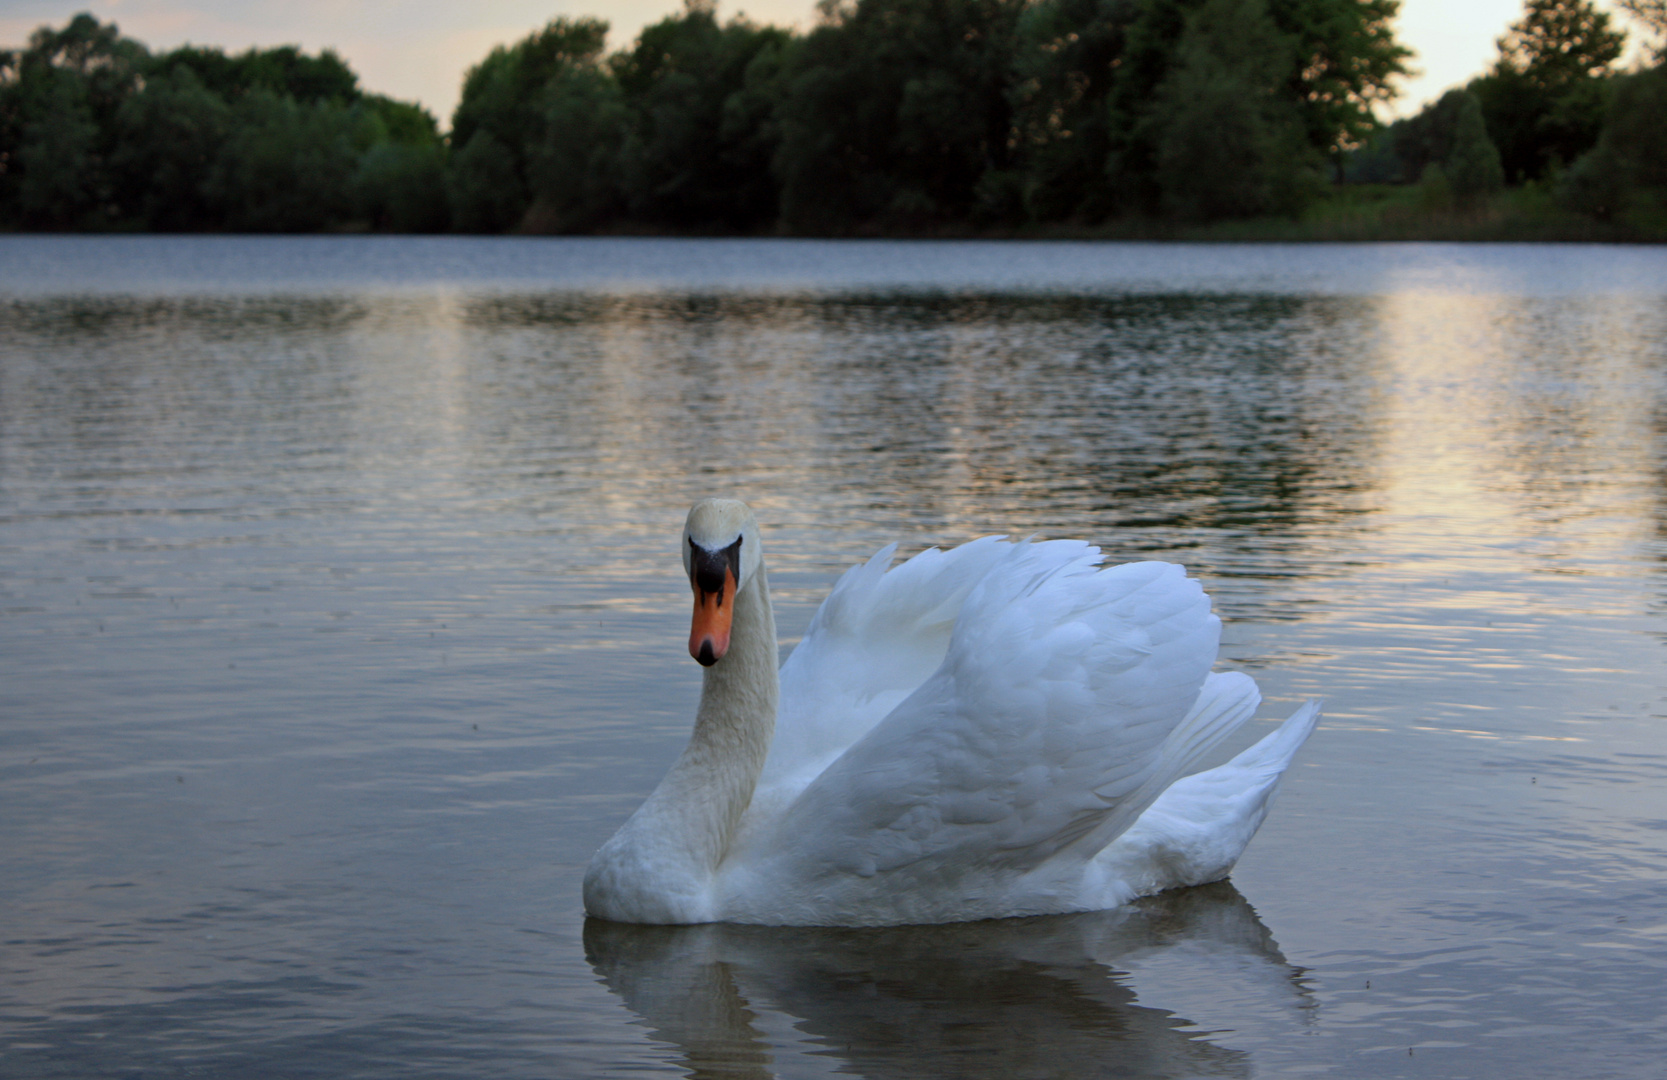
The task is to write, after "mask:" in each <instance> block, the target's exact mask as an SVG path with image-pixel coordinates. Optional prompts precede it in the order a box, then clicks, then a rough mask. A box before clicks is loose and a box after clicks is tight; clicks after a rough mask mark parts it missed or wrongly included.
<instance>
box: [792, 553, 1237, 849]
mask: <svg viewBox="0 0 1667 1080" xmlns="http://www.w3.org/2000/svg"><path fill="white" fill-rule="evenodd" d="M979 543H984V542H979ZM1061 543H1066V544H1070V543H1071V542H1061V541H1052V542H1048V543H1023V544H1002V543H1000V542H999V541H992V542H990V543H989V544H987V545H986V546H985V547H982V548H979V549H978V550H977V551H976V552H975V553H969V554H968V555H967V556H963V557H962V558H965V559H966V560H967V564H968V566H967V572H968V573H969V575H970V573H971V572H972V570H973V564H975V563H980V564H984V565H983V566H982V569H984V572H983V574H982V575H981V577H980V578H979V579H978V580H977V581H976V582H975V583H974V584H972V585H970V586H967V585H966V582H965V580H964V579H963V580H959V581H956V582H955V587H954V588H953V589H943V590H942V591H941V592H940V593H937V594H934V593H932V592H931V590H930V589H928V588H926V587H925V585H924V582H925V581H926V580H928V579H929V578H930V577H931V576H932V571H933V570H934V568H935V564H938V563H942V564H943V565H944V566H947V565H948V564H950V563H953V562H954V561H955V560H956V558H957V555H958V553H959V552H961V551H962V550H963V549H959V548H958V549H955V551H952V552H948V553H934V554H936V555H938V556H940V558H936V559H933V560H928V561H927V562H925V563H924V564H923V566H922V568H921V570H920V571H918V572H913V573H918V574H919V578H920V581H921V583H922V584H921V588H920V591H919V593H918V594H917V595H915V596H913V597H911V598H910V603H909V604H907V605H905V604H899V605H898V606H899V607H900V608H903V609H905V610H912V611H915V612H917V613H918V614H917V615H916V621H917V623H918V622H920V621H922V620H923V619H924V618H925V614H926V613H927V612H928V607H927V604H928V601H929V600H930V598H931V596H933V595H936V596H938V599H939V601H940V603H939V604H938V605H936V606H933V607H932V608H931V609H930V614H931V615H932V616H933V617H938V618H941V617H943V616H944V615H945V614H946V613H947V612H948V610H949V608H950V607H954V606H957V605H955V604H954V603H953V593H954V592H955V591H956V590H957V589H960V588H962V587H963V586H966V588H965V592H964V595H965V600H964V601H963V602H961V603H960V604H959V605H958V610H959V615H958V617H957V618H955V619H954V622H953V624H952V627H950V628H946V636H947V641H946V642H945V646H944V652H943V655H942V660H941V663H939V664H938V665H937V667H936V670H935V671H932V672H931V673H930V674H929V675H926V676H925V677H924V681H921V682H920V683H919V684H918V685H917V686H914V687H912V688H910V689H909V691H908V692H907V693H906V696H904V697H903V698H902V700H901V701H899V702H898V703H897V704H896V707H895V708H892V709H890V710H889V712H888V713H887V714H885V715H884V716H883V719H881V718H879V717H874V718H872V719H868V720H867V721H866V725H865V729H864V730H860V731H856V732H855V734H854V735H853V736H852V737H851V738H850V741H849V742H848V743H847V744H846V745H845V747H844V748H843V751H842V752H837V751H836V754H837V756H835V757H834V758H833V760H832V761H831V764H828V765H827V767H826V768H824V769H821V770H819V771H818V773H817V774H816V775H815V777H814V779H810V780H809V781H808V783H806V784H805V786H804V787H803V789H802V791H799V792H798V793H797V794H796V796H795V797H793V798H792V800H791V802H790V803H788V804H787V805H786V806H785V808H784V809H783V810H782V812H781V813H780V814H779V815H777V816H776V824H775V828H774V829H772V830H771V831H773V832H776V833H777V835H776V836H775V837H769V838H767V837H763V836H760V837H759V839H760V840H762V841H765V843H764V844H763V845H762V849H761V850H763V851H768V852H770V853H771V857H773V858H778V859H785V860H789V861H791V862H792V863H793V865H792V866H791V867H789V866H785V865H783V866H781V867H780V870H781V871H782V872H783V874H784V878H783V880H786V879H787V878H788V877H791V878H792V879H793V880H798V881H810V880H814V879H816V878H817V877H818V876H819V875H820V876H823V877H826V876H828V875H855V876H856V877H858V878H865V877H870V876H873V875H875V874H884V873H893V872H899V871H903V872H905V873H907V874H911V875H916V876H921V877H930V878H933V879H935V880H937V881H939V882H941V881H942V880H943V879H944V878H945V877H946V876H958V877H963V878H965V877H967V876H968V875H971V876H972V877H976V876H977V875H978V873H979V872H981V868H982V870H985V871H990V872H996V871H999V872H1000V873H1001V874H1003V875H1005V876H1007V877H1010V876H1011V874H1012V873H1014V872H1015V871H1018V872H1023V871H1025V870H1026V869H1027V868H1030V867H1033V866H1036V865H1039V864H1040V863H1041V862H1042V861H1044V860H1046V859H1048V858H1049V857H1050V856H1052V855H1055V854H1057V853H1059V852H1060V851H1062V850H1063V849H1065V848H1066V847H1067V846H1068V845H1072V844H1074V843H1084V842H1087V841H1088V839H1089V838H1093V839H1094V840H1096V841H1097V842H1098V843H1099V844H1100V845H1102V846H1103V844H1104V843H1105V842H1108V841H1109V839H1111V837H1110V836H1106V835H1105V832H1106V828H1105V826H1106V824H1107V823H1108V822H1121V824H1119V825H1117V827H1116V831H1121V829H1122V828H1125V827H1127V824H1128V823H1131V822H1132V821H1133V820H1134V818H1135V817H1136V816H1137V815H1138V813H1139V811H1140V809H1143V808H1144V805H1145V804H1148V803H1150V801H1151V799H1152V798H1155V797H1156V795H1157V794H1158V793H1159V792H1161V790H1162V786H1163V785H1164V784H1167V783H1168V781H1169V779H1172V778H1173V777H1172V776H1170V775H1169V774H1170V772H1171V770H1172V767H1173V761H1172V760H1170V755H1173V754H1175V753H1177V752H1178V751H1179V750H1186V751H1188V752H1187V753H1186V754H1184V755H1183V756H1185V757H1186V758H1187V759H1188V760H1189V761H1190V760H1191V758H1192V757H1193V756H1195V754H1194V753H1192V752H1191V751H1192V749H1194V747H1193V744H1195V743H1198V744H1201V743H1203V742H1206V741H1213V740H1211V739H1210V738H1209V736H1210V735H1211V733H1212V731H1214V730H1215V728H1218V727H1220V726H1221V724H1223V723H1225V722H1226V721H1225V720H1222V719H1221V715H1218V714H1222V713H1223V710H1221V709H1212V708H1209V707H1196V708H1195V706H1199V703H1200V700H1201V699H1200V690H1201V689H1203V688H1204V687H1205V681H1206V678H1207V677H1209V668H1210V666H1211V664H1212V663H1213V662H1214V659H1215V655H1216V648H1217V644H1218V642H1219V638H1220V620H1218V619H1217V618H1216V617H1215V616H1214V615H1213V614H1211V612H1210V606H1209V600H1208V598H1207V597H1206V596H1205V595H1204V593H1203V590H1202V589H1201V588H1200V587H1199V586H1198V584H1197V583H1196V582H1194V581H1192V580H1190V579H1189V578H1187V577H1186V574H1185V571H1184V570H1182V569H1181V568H1180V567H1178V566H1174V565H1170V564H1165V563H1154V562H1147V563H1131V564H1126V565H1122V566H1116V567H1111V568H1107V569H1096V568H1095V562H1096V561H1097V559H1098V555H1099V553H1098V550H1097V549H1094V548H1092V547H1090V546H1088V545H1073V546H1072V547H1070V548H1069V549H1061V548H1058V547H1055V546H1054V545H1057V544H1061ZM969 546H970V545H969ZM883 554H886V556H887V558H888V559H889V553H883ZM923 555H924V553H923ZM922 558H923V556H916V559H915V560H911V561H910V562H909V563H906V564H904V566H903V567H900V568H899V569H898V570H896V571H892V572H891V573H889V574H883V576H881V575H879V574H875V573H874V571H873V567H874V566H875V564H874V563H873V562H870V564H868V566H865V567H859V568H857V569H856V570H853V571H851V572H848V574H847V577H846V579H844V580H842V581H841V583H840V587H839V588H838V589H836V590H835V596H834V597H830V598H829V604H828V605H825V606H824V611H823V613H819V614H818V617H817V620H818V621H817V624H816V626H815V627H814V633H815V635H817V636H814V637H813V635H809V634H807V637H806V640H807V643H810V644H812V645H813V647H814V651H813V652H811V653H809V654H807V667H808V666H809V664H808V661H810V660H815V661H817V662H822V661H823V660H824V658H825V657H828V656H834V655H846V656H848V657H850V658H852V659H854V658H856V657H859V656H861V655H864V654H865V653H866V652H868V651H871V650H867V649H864V648H863V647H861V646H859V645H857V644H856V643H854V642H853V641H852V640H851V635H852V634H854V633H857V632H858V631H859V630H860V629H861V628H868V629H874V628H877V627H882V626H883V625H884V624H885V622H886V619H885V617H884V616H882V615H881V614H880V610H881V608H882V607H883V606H884V605H885V603H886V602H887V601H888V600H889V599H891V598H889V597H886V596H885V595H884V592H885V589H886V579H887V578H890V577H892V576H893V575H895V574H898V573H899V572H901V571H903V570H907V569H908V568H909V567H911V566H912V565H913V564H914V563H915V562H916V561H917V560H921V559H922ZM880 570H881V572H882V573H883V570H884V567H883V565H882V566H881V567H880ZM842 594H843V595H842ZM835 597H838V598H839V603H838V604H834V600H835ZM824 614H825V615H826V616H827V617H826V619H825V620H824ZM804 648H805V646H804V645H801V646H800V649H801V650H803V649H804ZM881 648H884V646H883V645H882V646H881ZM842 650H843V652H842ZM799 655H800V654H799V653H798V652H796V653H795V654H794V657H793V658H792V660H790V661H789V665H791V664H792V662H793V660H797V659H799ZM914 662H915V663H917V664H918V663H919V658H918V657H917V658H915V659H914ZM813 674H814V675H815V676H816V677H817V678H822V677H823V676H824V674H825V673H821V672H809V671H807V672H803V673H800V678H801V679H802V680H803V681H802V682H801V683H800V686H799V688H798V689H797V690H796V692H797V693H801V694H802V693H805V692H806V691H807V690H809V689H810V688H811V687H812V686H825V685H826V684H825V683H816V682H814V680H812V679H811V678H809V677H808V676H811V675H813ZM840 675H841V677H843V676H851V677H853V678H859V677H858V676H857V675H856V673H854V672H852V671H850V670H849V669H845V668H842V669H841V673H840ZM891 677H892V673H891V672H887V673H884V674H882V675H879V676H875V677H873V678H871V679H870V680H868V681H866V682H863V683H862V685H860V686H859V687H858V688H857V689H856V691H855V696H859V697H860V696H861V695H863V694H869V695H870V700H874V699H877V698H878V697H879V696H880V695H879V694H878V693H877V692H875V688H876V687H877V686H884V685H891V684H889V683H888V682H887V680H888V679H890V678H891ZM783 681H784V691H783V698H784V700H785V699H786V698H787V697H788V694H787V691H786V682H787V679H786V670H785V668H784V680H783ZM1246 681H1247V682H1248V680H1246ZM1217 689H1227V690H1231V689H1234V688H1233V687H1225V688H1223V687H1218V688H1217ZM1238 689H1239V690H1242V687H1239V688H1238ZM846 693H847V696H851V693H852V692H851V691H850V690H847V692H846ZM1216 696H1217V697H1220V696H1222V695H1221V694H1217V695H1216ZM1227 696H1229V697H1232V696H1234V695H1231V694H1230V695H1227ZM1237 696H1238V697H1242V693H1241V694H1238V695H1237ZM796 707H797V709H798V710H799V712H798V713H797V714H796V715H795V717H794V718H793V719H794V720H796V721H798V722H807V726H808V727H809V728H810V730H809V731H808V732H800V733H798V736H797V737H799V738H801V739H802V741H803V742H805V743H811V742H815V740H816V738H817V737H821V738H822V740H823V741H822V742H821V743H820V744H819V748H820V750H821V752H823V753H827V752H828V751H829V749H830V748H831V747H833V745H834V744H835V743H836V742H837V739H836V738H833V737H831V735H832V734H833V733H831V732H829V731H824V730H821V729H817V728H816V727H815V725H816V724H818V723H822V722H823V720H822V717H821V715H820V714H819V713H818V712H817V710H816V708H814V707H813V704H812V703H807V702H805V701H804V700H801V701H800V702H799V704H798V705H797V706H796ZM1253 707H1254V703H1252V708H1253ZM1226 711H1227V712H1232V713H1235V714H1236V713H1237V712H1238V711H1239V710H1238V709H1236V708H1235V709H1230V710H1226ZM1205 714H1208V715H1207V716H1206V715H1205ZM1189 724H1190V725H1191V727H1190V728H1189ZM855 726H863V725H855ZM1194 728H1195V729H1197V730H1192V729H1194ZM853 729H854V728H853ZM853 729H847V731H844V732H839V733H838V734H840V735H844V734H849V733H850V730H853ZM1178 731H1179V732H1181V733H1183V734H1182V736H1181V738H1182V740H1183V742H1184V743H1185V744H1186V745H1184V746H1180V747H1177V745H1175V744H1173V743H1171V739H1172V738H1173V737H1176V733H1177V732H1178ZM807 735H808V736H809V737H808V738H807V737H806V736H807ZM1216 737H1219V735H1217V736H1216ZM800 753H803V751H802V750H801V751H800ZM801 760H804V759H801ZM1125 819H1126V820H1125ZM1113 835H1115V833H1113ZM788 837H791V838H792V842H791V843H788V842H783V841H785V840H786V839H787V838H788Z"/></svg>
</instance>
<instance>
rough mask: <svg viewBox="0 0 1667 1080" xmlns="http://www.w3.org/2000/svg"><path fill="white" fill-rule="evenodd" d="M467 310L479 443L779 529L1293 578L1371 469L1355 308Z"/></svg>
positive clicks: (1279, 304) (1152, 303)
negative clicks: (483, 427)
mask: <svg viewBox="0 0 1667 1080" xmlns="http://www.w3.org/2000/svg"><path fill="white" fill-rule="evenodd" d="M466 318H467V320H468V323H469V325H470V326H471V328H472V329H476V330H478V331H480V332H482V333H483V334H484V336H485V340H486V341H487V342H489V343H490V344H489V346H488V348H487V349H486V350H485V351H486V353H487V354H488V355H489V356H490V357H491V359H490V360H488V361H486V365H487V367H486V369H485V371H486V374H485V375H484V379H485V381H486V382H487V383H489V384H491V386H492V387H493V388H494V391H495V392H496V393H497V395H498V396H497V397H496V398H495V400H494V402H493V404H492V405H491V406H490V407H489V408H488V410H487V413H488V414H489V415H490V416H493V417H495V418H496V420H497V422H499V423H503V424H505V425H508V426H507V427H506V429H505V430H504V431H503V432H502V437H500V438H492V439H488V440H486V443H487V445H498V446H510V447H522V446H526V445H527V444H528V443H538V442H540V441H541V440H540V438H539V437H536V436H534V435H532V434H531V433H533V432H543V433H546V434H545V435H544V436H543V437H542V442H543V443H544V445H545V446H546V447H548V451H549V452H548V453H547V455H546V457H545V459H544V460H546V461H547V462H548V463H549V466H550V468H551V471H552V473H560V474H562V475H563V476H564V477H566V478H567V479H568V481H570V482H574V483H582V482H585V481H588V482H589V483H590V484H594V485H595V486H596V487H597V488H598V489H599V490H600V489H606V490H607V491H609V492H613V493H619V492H632V493H634V494H636V495H639V496H649V495H650V494H651V493H652V495H653V496H654V497H668V496H670V493H671V492H672V491H675V492H676V493H677V495H679V496H681V495H682V494H683V493H684V492H685V491H687V490H688V489H689V488H690V487H691V481H698V480H699V478H700V477H701V475H702V474H703V473H706V472H717V473H721V474H722V475H723V477H724V478H725V479H724V482H725V483H726V484H727V485H728V486H730V487H731V489H733V490H740V491H743V492H746V493H749V494H752V495H753V497H754V498H755V499H758V500H759V501H762V502H763V503H764V504H765V508H766V511H767V514H766V516H769V514H768V511H769V510H770V509H772V504H775V506H776V507H779V508H780V509H781V510H782V511H783V512H784V513H786V514H788V515H792V514H794V513H796V512H804V513H805V516H804V519H803V521H802V522H799V521H795V522H792V523H793V524H806V525H809V524H812V523H813V521H814V520H815V519H817V518H820V519H821V520H826V519H827V515H829V514H830V513H832V514H835V515H837V514H840V513H841V512H843V513H844V514H845V519H846V520H847V521H856V522H860V523H864V524H866V523H870V522H875V521H876V520H880V521H884V520H890V521H893V522H895V524H894V526H893V531H902V532H906V533H907V534H909V535H912V536H916V537H930V538H931V539H933V540H934V541H954V540H960V539H965V538H966V537H968V536H970V535H976V534H978V533H981V532H984V531H988V530H989V529H991V528H1004V529H1011V530H1013V531H1015V532H1020V531H1028V530H1039V531H1043V532H1047V533H1051V534H1054V535H1058V534H1060V533H1061V532H1063V531H1065V530H1069V531H1070V532H1071V533H1073V534H1080V533H1081V532H1082V531H1083V530H1084V529H1089V530H1092V531H1094V532H1096V533H1097V534H1098V535H1101V536H1108V535H1112V534H1115V533H1116V532H1118V531H1119V530H1126V529H1128V528H1130V527H1134V528H1137V529H1139V530H1141V539H1140V540H1139V541H1137V543H1139V544H1141V545H1144V547H1142V548H1131V549H1129V550H1127V551H1125V552H1122V553H1121V554H1127V555H1133V554H1137V553H1139V552H1140V551H1141V550H1164V551H1173V550H1175V549H1177V548H1188V547H1198V548H1201V549H1202V552H1201V554H1202V562H1203V563H1205V564H1210V563H1217V562H1219V563H1221V564H1222V565H1224V566H1227V565H1231V566H1236V567H1238V568H1240V569H1243V568H1245V567H1254V566H1256V565H1263V564H1266V565H1272V564H1273V563H1274V562H1276V561H1279V562H1283V563H1284V564H1285V569H1284V571H1283V572H1285V573H1290V572H1292V570H1293V568H1301V567H1305V566H1308V567H1313V568H1314V569H1315V570H1316V572H1324V569H1323V568H1324V567H1325V566H1326V561H1325V560H1304V559H1300V558H1299V559H1294V560H1293V559H1290V558H1289V552H1288V551H1285V550H1280V551H1277V552H1275V551H1272V550H1270V548H1269V545H1274V546H1288V545H1289V544H1292V543H1302V542H1304V541H1303V539H1302V537H1301V536H1300V535H1298V534H1303V533H1306V534H1307V535H1308V536H1309V537H1312V536H1314V535H1318V534H1321V533H1324V532H1326V531H1327V529H1329V528H1330V527H1331V525H1332V524H1333V523H1335V522H1336V520H1337V519H1338V518H1340V517H1343V516H1346V515H1350V514H1353V513H1356V512H1358V511H1360V510H1361V509H1363V508H1364V507H1363V506H1362V500H1363V496H1362V493H1363V491H1364V490H1365V489H1366V488H1368V487H1369V486H1370V483H1371V479H1370V477H1371V470H1370V464H1369V463H1370V461H1371V457H1372V445H1373V440H1374V434H1375V432H1374V420H1373V417H1374V416H1375V413H1376V410H1377V402H1376V398H1375V393H1376V389H1375V384H1374V383H1373V382H1372V378H1371V370H1370V367H1371V365H1372V364H1373V363H1374V359H1373V357H1372V356H1370V355H1369V349H1363V348H1362V345H1361V343H1362V341H1363V340H1369V339H1370V338H1371V337H1372V331H1373V326H1372V318H1373V308H1372V307H1371V305H1370V304H1369V302H1366V301H1357V300H1348V299H1338V298H1286V297H1244V296H1161V295H1157V296H1104V297H1091V296H1062V295H1046V294H1042V295H1032V296H1023V295H994V296H992V295H977V294H943V295H933V294H918V293H909V294H892V293H886V294H875V295H852V296H828V297H817V296H804V295H784V296H778V297H768V296H759V295H756V294H754V295H748V296H725V295H704V296H686V295H680V296H664V295H646V294H645V295H631V296H613V297H597V296H594V295H586V296H546V297H522V298H517V297H502V296H500V297H495V298H490V299H481V300H478V301H475V302H473V303H472V305H471V306H470V307H469V309H468V314H467V316H466ZM579 458H582V459H583V461H582V462H581V461H579V460H577V459H579ZM587 466H588V467H593V468H592V471H589V472H588V473H587V474H586V475H585V476H584V478H583V480H581V479H580V478H579V477H577V476H575V475H574V474H575V472H576V471H579V470H584V469H586V468H587ZM709 482H717V481H709ZM1223 546H1225V547H1226V548H1227V549H1228V550H1227V551H1225V552H1223V554H1222V555H1221V556H1220V557H1218V556H1217V555H1216V554H1215V552H1216V551H1217V550H1218V549H1220V548H1222V547H1223ZM1195 561H1198V560H1195Z"/></svg>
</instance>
